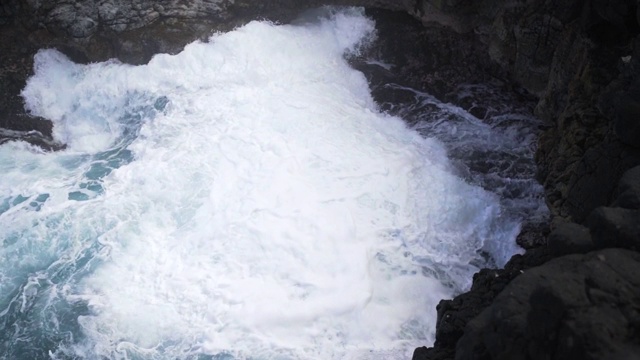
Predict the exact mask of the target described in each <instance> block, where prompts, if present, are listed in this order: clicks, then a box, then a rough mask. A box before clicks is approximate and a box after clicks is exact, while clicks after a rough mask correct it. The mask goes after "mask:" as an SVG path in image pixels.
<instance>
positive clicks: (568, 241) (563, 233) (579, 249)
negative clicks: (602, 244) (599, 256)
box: [547, 223, 595, 256]
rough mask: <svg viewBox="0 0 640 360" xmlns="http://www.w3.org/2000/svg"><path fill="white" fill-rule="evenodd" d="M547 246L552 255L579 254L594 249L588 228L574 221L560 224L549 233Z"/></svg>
mask: <svg viewBox="0 0 640 360" xmlns="http://www.w3.org/2000/svg"><path fill="white" fill-rule="evenodd" d="M547 246H548V247H549V251H550V252H551V254H553V255H554V256H562V255H568V254H578V253H580V254H581V253H587V252H589V251H592V250H595V244H594V243H593V240H592V239H591V233H589V229H588V228H586V227H584V226H582V225H578V224H576V223H565V224H560V226H558V227H557V228H555V229H554V230H553V231H552V232H551V234H550V235H549V240H548V243H547Z"/></svg>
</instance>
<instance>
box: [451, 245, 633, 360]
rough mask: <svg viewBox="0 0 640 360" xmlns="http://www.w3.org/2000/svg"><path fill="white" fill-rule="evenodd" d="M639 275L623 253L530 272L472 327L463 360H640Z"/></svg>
mask: <svg viewBox="0 0 640 360" xmlns="http://www.w3.org/2000/svg"><path fill="white" fill-rule="evenodd" d="M639 272H640V254H638V253H636V252H632V251H628V250H623V249H607V250H602V251H598V252H592V253H589V254H586V255H569V256H564V257H560V258H557V259H554V260H552V261H549V262H548V263H546V264H544V265H542V266H539V267H537V268H533V269H530V270H528V271H525V272H524V274H522V275H521V276H519V277H518V278H516V279H515V280H513V281H512V282H511V283H510V284H509V285H508V286H507V287H506V288H505V289H504V291H502V292H501V293H500V295H498V296H497V297H496V299H495V300H494V301H493V303H492V304H491V306H489V307H488V308H486V309H485V310H484V311H483V312H482V313H481V314H480V315H479V316H477V317H476V318H474V319H473V320H471V321H470V322H469V323H468V324H467V326H466V328H465V331H464V335H463V336H462V337H461V338H460V340H459V341H458V343H457V346H456V354H455V359H458V360H465V359H514V360H517V359H523V360H524V359H549V360H551V359H558V360H560V359H562V360H564V359H585V360H591V359H592V360H596V359H637V358H638V354H640V336H638V335H639V333H638V329H639V325H640V279H639V278H638V277H637V276H636V274H638V273H639Z"/></svg>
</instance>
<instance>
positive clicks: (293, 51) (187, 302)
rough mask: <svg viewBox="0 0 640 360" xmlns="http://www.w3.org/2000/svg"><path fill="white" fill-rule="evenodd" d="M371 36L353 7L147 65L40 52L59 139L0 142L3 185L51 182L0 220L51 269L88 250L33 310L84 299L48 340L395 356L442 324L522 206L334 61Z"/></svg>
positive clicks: (96, 353)
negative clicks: (457, 169) (439, 319)
mask: <svg viewBox="0 0 640 360" xmlns="http://www.w3.org/2000/svg"><path fill="white" fill-rule="evenodd" d="M373 33H374V24H373V22H372V21H371V20H369V19H367V18H365V17H364V16H363V15H362V11H361V10H358V9H347V10H342V11H335V10H331V11H328V13H326V14H323V15H322V16H320V17H319V18H318V19H316V20H314V21H310V20H306V21H304V22H301V23H299V24H297V25H285V26H276V25H273V24H270V23H266V22H252V23H250V24H248V25H246V26H244V27H241V28H239V29H236V30H235V31H232V32H229V33H226V34H220V35H216V36H213V37H212V38H211V39H210V41H209V42H208V43H201V42H196V43H193V44H190V45H188V46H187V47H186V48H185V50H184V51H183V52H182V53H180V54H178V55H157V56H155V57H154V58H153V59H152V60H151V61H150V62H149V64H147V65H142V66H135V67H134V66H128V65H123V64H120V63H117V62H113V61H111V62H106V63H100V64H91V65H77V64H73V63H72V62H70V61H69V60H68V59H66V58H65V57H64V56H63V55H61V54H59V53H58V52H56V51H54V50H43V51H40V52H39V53H38V54H37V56H36V68H35V71H36V73H35V75H34V76H33V77H32V78H31V79H30V80H29V82H28V84H27V87H26V88H25V90H24V91H23V96H24V98H25V101H26V104H27V107H28V109H29V110H30V111H31V112H32V113H34V114H36V115H39V116H43V117H46V118H49V119H51V120H52V121H54V124H55V128H54V135H55V136H56V138H57V139H58V140H61V141H65V142H67V143H68V144H69V147H68V149H67V150H65V151H63V152H60V153H56V154H47V155H37V156H36V155H34V154H32V153H31V152H30V149H28V148H25V149H22V150H21V149H18V148H17V147H19V145H15V144H14V145H10V146H12V148H8V146H7V145H3V146H0V152H2V154H0V155H1V159H2V161H0V167H1V168H2V170H3V172H2V173H3V174H4V175H2V177H3V183H5V182H4V181H5V180H7V181H8V182H9V183H10V184H11V185H10V186H7V187H6V188H1V190H2V191H3V192H2V196H5V197H7V196H15V192H16V191H17V192H19V193H20V194H25V196H30V197H33V198H35V197H36V196H37V195H38V194H44V193H46V194H51V197H50V198H49V199H47V200H46V201H44V202H43V204H42V206H41V208H40V209H38V210H37V211H36V210H35V209H31V208H27V207H24V206H23V207H21V206H19V205H18V206H14V207H12V208H11V209H10V210H9V211H8V212H7V213H4V214H2V215H0V216H1V218H0V219H1V220H2V222H3V223H6V222H7V221H8V219H14V218H15V219H18V218H20V219H23V220H22V222H19V223H16V224H15V225H13V227H14V228H13V229H12V230H11V229H10V231H14V232H20V233H22V234H31V235H30V236H33V237H34V239H35V237H36V234H37V235H39V236H42V237H43V239H42V240H41V241H42V243H40V244H39V245H38V244H36V245H35V246H36V247H41V248H43V249H47V250H46V251H45V253H46V254H44V255H42V254H41V255H38V256H36V258H38V259H39V262H40V264H41V266H42V264H44V268H45V269H52V266H54V265H55V264H56V260H55V259H56V258H61V259H63V260H58V261H67V262H68V264H79V263H82V264H85V265H82V266H79V265H78V266H76V265H74V266H75V267H74V269H76V270H75V271H77V273H76V274H75V275H70V276H67V277H66V278H64V279H65V281H64V282H63V283H61V284H60V286H56V287H53V288H49V290H48V291H49V292H50V293H51V296H50V300H48V302H46V304H45V305H43V306H45V307H47V306H49V307H50V308H51V309H55V306H56V305H55V304H57V302H56V301H63V302H68V303H86V304H88V308H89V311H88V313H87V314H83V315H81V316H79V317H78V322H79V325H80V329H81V332H82V334H81V335H82V336H77V337H78V338H82V341H79V342H78V341H76V342H72V343H68V344H65V345H64V346H62V347H60V348H59V349H58V350H57V351H56V352H54V356H58V355H59V356H61V357H63V356H64V355H72V354H75V355H77V356H83V357H100V356H103V357H107V358H123V359H124V358H131V357H135V358H138V357H139V358H149V359H151V358H189V357H193V356H196V355H197V354H209V355H217V356H223V355H224V356H232V357H234V358H258V359H259V358H292V359H331V358H335V359H338V358H339V359H343V358H353V359H356V358H381V359H382V358H384V359H387V358H394V357H397V358H407V357H409V356H410V354H411V352H412V351H413V348H414V347H415V346H419V345H424V344H427V343H431V342H433V339H434V332H435V310H434V309H435V305H436V304H437V302H438V301H439V300H440V299H442V298H446V297H450V296H452V295H453V294H454V293H455V292H456V291H460V290H462V289H464V288H466V287H468V286H469V281H470V276H471V274H472V273H473V272H474V271H476V270H477V267H476V266H474V265H470V263H472V262H475V263H476V264H477V263H478V262H481V261H482V259H481V257H480V255H479V251H480V250H481V249H483V248H485V249H486V248H487V247H488V245H487V244H488V243H490V242H494V243H497V244H499V243H500V242H509V241H513V233H514V231H515V230H517V224H515V223H513V222H509V221H504V219H502V218H501V210H500V206H499V200H498V199H497V197H496V196H495V195H493V194H491V193H489V192H487V191H484V190H482V189H480V188H478V187H474V186H471V185H469V184H467V183H466V182H464V181H463V180H461V179H460V178H458V177H456V176H455V175H453V172H454V171H453V169H452V166H451V164H450V163H449V161H448V159H447V156H446V151H445V150H444V148H443V146H442V144H441V143H439V142H438V141H436V140H434V139H429V138H423V137H421V136H420V135H419V134H418V133H417V132H415V131H412V130H409V129H407V127H406V126H405V124H404V123H403V121H402V120H401V119H399V118H395V117H391V116H387V115H384V114H381V113H380V112H379V111H378V109H377V106H376V104H375V103H374V101H373V100H372V98H371V95H370V93H369V88H368V86H367V83H366V80H365V78H364V76H363V75H362V74H361V73H359V72H357V71H355V70H353V69H351V68H350V67H349V66H348V64H347V63H346V61H345V60H344V59H343V55H344V54H345V53H350V52H356V51H357V49H358V47H359V46H361V44H362V42H363V41H367V39H369V38H370V37H371V36H372V35H373ZM60 88H64V89H65V91H59V89H60ZM123 149H127V150H129V151H131V152H132V157H131V159H129V158H128V157H127V158H126V159H124V160H123V159H122V157H123V156H124V157H126V154H127V153H126V152H124V150H123ZM14 152H17V153H18V154H19V155H18V157H19V158H20V159H21V160H20V161H19V164H18V163H15V162H13V163H11V162H10V161H8V160H6V159H8V158H9V157H10V156H12V155H11V154H12V153H14ZM105 159H106V160H105ZM118 159H120V160H121V161H119V162H118V161H116V160H118ZM109 161H115V163H112V162H109ZM96 164H101V165H100V166H101V167H99V170H100V169H102V170H100V171H101V172H100V176H93V175H91V174H93V172H95V171H96V170H95V167H96ZM105 164H107V165H105ZM109 164H111V165H109ZM21 166H22V167H23V166H29V167H31V168H32V171H31V172H27V173H24V172H22V171H20V170H19V168H20V167H21ZM103 167H104V169H103ZM105 169H106V170H105ZM29 179H37V181H38V185H37V186H35V185H34V184H33V182H31V184H29ZM13 186H17V188H14V187H13ZM92 186H93V187H92ZM9 188H12V189H14V190H11V191H12V193H11V194H9V193H8V192H9ZM15 189H17V190H15ZM75 192H80V193H82V194H84V196H80V197H78V196H76V197H74V196H72V195H71V194H73V193H75ZM8 213H12V214H15V217H8V215H7V214H8ZM33 223H37V224H38V226H37V227H42V228H43V229H41V230H37V231H36V230H34V228H30V225H29V224H33ZM2 231H5V232H6V231H7V230H2ZM15 246H16V247H17V248H20V247H21V246H26V245H23V243H22V242H20V241H19V242H18V243H17V244H16V245H15ZM489 248H491V247H490V246H489ZM21 249H24V248H21ZM498 251H501V250H498ZM3 252H4V253H3V256H4V257H3V260H6V259H7V253H6V250H5V249H3ZM86 254H91V256H90V257H91V260H88V261H85V260H83V262H81V261H80V260H79V259H81V258H83V256H85V255H86ZM36 262H38V261H36ZM9 263H11V260H9ZM3 264H8V263H7V262H3ZM13 264H15V262H14V263H13ZM50 264H53V265H50ZM58 264H59V263H58ZM5 266H8V265H3V267H5ZM54 267H55V266H54ZM27 270H28V269H27V268H25V267H20V266H17V267H16V266H14V270H12V271H15V274H14V275H15V276H17V277H19V276H18V273H19V272H20V271H27ZM3 272H4V273H5V274H8V273H10V271H9V270H7V269H6V268H5V269H3ZM45 274H48V273H47V272H46V271H45ZM12 276H13V275H12ZM49 276H51V275H49ZM51 299H55V301H54V300H51Z"/></svg>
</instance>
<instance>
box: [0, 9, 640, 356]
mask: <svg viewBox="0 0 640 360" xmlns="http://www.w3.org/2000/svg"><path fill="white" fill-rule="evenodd" d="M320 4H339V5H362V6H367V7H372V8H384V9H390V10H401V11H403V12H405V13H408V14H410V15H412V16H413V17H414V18H416V19H418V20H420V21H421V22H422V24H423V25H424V26H425V27H426V28H427V29H429V31H430V34H431V35H434V36H437V37H438V38H440V39H442V41H441V45H443V50H441V51H440V52H437V51H436V53H437V54H435V55H429V56H423V57H421V56H422V55H420V54H425V53H426V52H422V53H415V54H408V55H407V57H406V60H407V61H406V64H405V65H406V67H405V68H406V69H407V70H406V72H407V77H408V78H412V79H413V80H412V81H414V82H415V83H417V84H418V85H423V86H426V87H429V89H430V90H431V91H435V92H437V93H438V94H437V95H439V96H441V97H444V96H446V94H447V92H448V90H450V89H449V88H447V86H449V87H450V86H452V84H451V79H454V82H455V79H456V76H458V77H462V78H468V77H472V76H480V77H481V76H488V77H495V78H499V79H502V80H504V81H508V82H510V83H512V84H514V85H516V86H519V87H522V88H524V89H526V90H527V91H528V92H529V93H530V94H532V96H533V97H535V98H536V99H537V100H536V102H537V105H536V107H535V114H536V115H537V116H539V117H540V118H541V119H543V120H545V128H544V129H543V134H542V136H541V138H540V142H539V149H538V153H537V163H538V166H539V180H540V182H541V183H543V184H544V187H545V192H546V200H547V203H548V205H549V207H550V209H551V211H552V215H553V219H552V222H551V229H529V231H528V232H527V233H523V234H522V236H521V238H520V240H521V243H522V244H523V245H526V246H527V247H528V248H529V250H528V251H527V253H526V254H524V255H522V256H520V255H518V256H515V257H514V258H513V259H512V260H511V262H510V263H509V264H507V266H506V267H505V269H500V270H483V271H481V272H479V273H478V274H476V276H475V277H474V284H473V287H472V289H471V291H470V292H468V293H465V294H461V295H460V296H458V297H456V298H455V299H452V300H447V301H443V302H441V303H440V305H439V306H438V317H439V321H438V330H437V336H436V344H435V347H434V348H430V349H426V348H420V349H417V350H416V353H415V355H414V358H415V359H449V358H454V357H455V358H456V359H494V358H496V359H498V358H501V359H567V358H585V359H602V358H611V359H632V358H638V357H640V298H638V294H640V283H639V282H638V280H637V278H636V276H634V275H635V274H637V273H639V271H640V257H639V256H638V254H637V252H636V251H637V250H638V248H639V247H640V240H639V239H640V228H639V226H638V224H640V168H639V167H638V166H639V165H640V75H639V74H640V37H639V36H638V34H639V33H640V25H639V24H640V8H639V6H638V3H637V1H635V0H587V1H584V0H582V1H579V0H569V1H565V2H562V3H558V2H557V1H552V0H508V1H496V0H479V1H472V0H446V1H440V0H438V1H436V0H404V1H392V0H325V1H320V0H308V1H294V0H272V1H251V0H208V1H207V0H160V1H144V0H133V1H122V0H76V1H70V0H53V1H41V0H25V1H20V0H2V1H1V2H0V38H1V41H0V96H2V98H3V100H2V101H1V102H0V127H2V128H5V129H12V130H13V131H12V132H7V131H5V132H3V133H2V134H0V135H1V138H0V142H1V141H6V140H7V139H11V138H13V137H21V138H25V139H27V140H30V141H32V142H33V143H37V144H39V145H41V146H42V147H43V148H46V149H55V148H58V147H60V146H63V144H55V143H54V142H53V141H52V139H51V135H50V134H51V125H50V123H48V122H46V121H44V120H43V119H38V118H34V117H30V116H29V115H27V114H24V111H23V108H22V101H21V99H20V97H19V92H20V90H21V89H22V87H23V86H24V81H25V79H26V78H27V77H28V76H29V74H30V72H31V71H32V70H31V69H32V66H33V64H32V58H33V54H34V53H35V52H36V51H37V50H38V49H39V48H42V47H56V48H58V49H59V50H61V51H62V52H64V53H66V54H67V55H68V56H70V57H71V58H72V59H74V60H76V61H79V62H90V61H100V60H105V59H108V58H112V57H115V58H119V59H120V60H122V61H124V62H130V63H143V62H145V61H147V60H148V59H149V58H150V57H151V56H152V55H153V54H155V53H158V52H177V51H179V50H180V49H181V48H182V46H184V45H185V44H186V43H188V42H191V41H193V40H194V39H198V38H204V37H207V36H208V35H209V34H211V32H212V31H216V30H225V29H229V28H232V27H234V26H237V25H239V24H242V23H244V22H246V21H248V20H250V19H253V18H263V17H267V18H270V19H273V20H275V21H287V20H289V19H290V18H291V16H293V14H295V13H296V12H298V11H299V10H301V9H302V8H307V7H313V6H317V5H320ZM398 36H405V35H403V34H402V33H401V32H398ZM406 36H411V35H410V34H408V35H406ZM416 39H418V38H416ZM418 47H419V46H418ZM445 48H446V50H445ZM451 54H456V56H452V55H451ZM409 55H410V56H409ZM461 59H462V60H461ZM469 59H472V61H471V60H469ZM425 63H428V64H427V65H429V66H427V68H429V67H430V69H432V70H433V69H434V68H437V70H438V71H435V70H434V71H431V72H429V71H426V72H420V69H423V68H424V66H423V65H424V64H425ZM453 65H455V66H454V67H456V69H457V70H455V71H453V70H451V69H452V66H453ZM460 69H463V70H460ZM479 74H484V75H479ZM445 78H446V79H448V81H449V83H448V84H447V83H446V81H445ZM454 85H455V84H454ZM62 91H63V90H62ZM549 230H550V231H551V232H550V234H549V235H547V233H549ZM525 238H526V239H529V240H522V239H525Z"/></svg>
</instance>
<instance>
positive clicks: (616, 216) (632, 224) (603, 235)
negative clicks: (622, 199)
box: [586, 207, 640, 251]
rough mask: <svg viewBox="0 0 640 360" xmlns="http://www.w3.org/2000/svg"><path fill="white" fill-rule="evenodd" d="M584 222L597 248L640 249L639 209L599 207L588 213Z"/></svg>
mask: <svg viewBox="0 0 640 360" xmlns="http://www.w3.org/2000/svg"><path fill="white" fill-rule="evenodd" d="M586 224H587V226H588V227H589V229H590V230H591V237H592V239H593V243H594V244H595V246H596V247H598V248H608V247H621V248H626V249H631V250H636V251H638V250H640V210H636V209H623V208H610V207H599V208H597V209H595V210H594V211H593V212H592V213H591V215H589V217H588V218H587V221H586Z"/></svg>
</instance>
